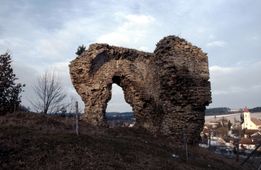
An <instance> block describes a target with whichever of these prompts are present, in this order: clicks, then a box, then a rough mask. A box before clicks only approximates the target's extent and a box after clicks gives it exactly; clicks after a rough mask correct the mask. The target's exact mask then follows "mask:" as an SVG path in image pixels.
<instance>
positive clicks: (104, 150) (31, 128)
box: [0, 113, 249, 170]
mask: <svg viewBox="0 0 261 170" xmlns="http://www.w3.org/2000/svg"><path fill="white" fill-rule="evenodd" d="M73 123H74V121H73V118H64V117H58V116H46V115H40V114H34V113H16V114H8V115H5V116H0V169H12V170H13V169H39V170H41V169H44V170H46V169H66V170H67V169H106V170H110V169H121V170H122V169H184V170H190V169H191V170H197V169H211V170H212V169H220V170H221V169H222V170H231V169H237V170H238V169H244V167H240V166H239V164H238V163H237V162H235V161H234V160H227V159H224V158H221V157H219V156H218V155H215V154H213V153H211V152H208V150H205V149H201V148H198V147H190V148H189V156H190V157H189V160H188V161H186V160H185V159H184V158H185V156H184V149H183V147H180V146H177V145H175V144H172V142H171V141H170V140H168V139H165V138H155V137H153V136H152V135H150V134H149V133H147V132H146V131H145V130H144V129H136V128H114V129H108V128H98V127H93V126H91V125H88V124H86V123H84V122H82V121H81V122H80V135H79V136H76V135H75V134H74V130H73ZM173 154H175V155H178V158H176V157H173V156H172V155H173ZM245 169H249V167H246V168H245Z"/></svg>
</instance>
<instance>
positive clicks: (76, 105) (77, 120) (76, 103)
mask: <svg viewBox="0 0 261 170" xmlns="http://www.w3.org/2000/svg"><path fill="white" fill-rule="evenodd" d="M75 117H76V120H75V132H76V135H79V110H78V102H77V101H76V102H75Z"/></svg>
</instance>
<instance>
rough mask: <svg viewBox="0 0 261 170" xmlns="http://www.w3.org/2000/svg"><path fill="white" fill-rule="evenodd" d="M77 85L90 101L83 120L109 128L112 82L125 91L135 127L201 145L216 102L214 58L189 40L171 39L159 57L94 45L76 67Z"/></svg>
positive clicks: (159, 49) (159, 46)
mask: <svg viewBox="0 0 261 170" xmlns="http://www.w3.org/2000/svg"><path fill="white" fill-rule="evenodd" d="M69 67H70V74H71V79H72V83H73V85H74V87H75V89H76V90H77V92H78V93H79V95H80V96H81V98H82V100H83V101H84V103H85V113H84V116H83V119H84V120H86V121H87V122H89V123H91V124H93V125H97V126H104V125H105V126H106V120H105V111H106V107H107V103H108V102H109V100H110V99H111V88H112V84H113V83H115V84H117V85H119V86H120V87H122V89H123V91H124V97H125V100H126V102H127V103H129V104H130V105H131V106H132V108H133V112H134V116H135V118H136V124H135V126H138V127H143V128H146V129H147V130H148V131H150V132H151V133H153V134H154V135H156V136H161V135H163V136H167V137H170V138H172V139H173V140H174V141H177V142H183V140H184V137H186V138H187V140H188V142H189V143H191V144H193V143H198V141H199V139H200V137H199V135H200V132H201V130H202V128H203V124H204V116H205V107H206V106H207V105H208V104H209V103H211V92H210V82H209V69H208V58H207V55H206V53H204V52H202V50H201V49H200V48H198V47H196V46H193V45H192V44H191V43H189V42H187V41H186V40H184V39H182V38H179V37H177V36H168V37H165V38H163V39H162V40H160V41H159V42H158V43H157V46H156V49H155V51H154V53H147V52H142V51H138V50H135V49H128V48H122V47H115V46H110V45H108V44H92V45H90V47H89V49H88V50H86V51H84V52H83V53H82V54H81V55H80V56H78V57H77V58H76V59H75V60H73V61H72V62H71V64H70V66H69Z"/></svg>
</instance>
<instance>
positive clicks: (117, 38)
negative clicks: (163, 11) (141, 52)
mask: <svg viewBox="0 0 261 170" xmlns="http://www.w3.org/2000/svg"><path fill="white" fill-rule="evenodd" d="M114 16H115V17H116V18H118V19H119V20H122V23H120V24H119V26H118V27H116V29H115V30H114V31H112V32H109V33H105V34H103V35H101V36H99V37H98V38H97V42H98V43H108V44H111V45H117V46H125V47H130V48H139V47H141V46H142V47H143V49H149V48H148V47H146V42H147V41H146V39H148V37H147V36H149V33H150V31H151V29H150V28H151V27H153V24H154V22H155V19H154V18H153V17H152V16H149V15H137V14H128V15H125V14H123V13H116V14H115V15H114Z"/></svg>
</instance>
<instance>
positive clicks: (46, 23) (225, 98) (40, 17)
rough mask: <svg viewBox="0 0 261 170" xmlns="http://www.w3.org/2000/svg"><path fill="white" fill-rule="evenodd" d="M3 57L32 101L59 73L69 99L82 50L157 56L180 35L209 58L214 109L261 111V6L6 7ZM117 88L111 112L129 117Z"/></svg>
mask: <svg viewBox="0 0 261 170" xmlns="http://www.w3.org/2000/svg"><path fill="white" fill-rule="evenodd" d="M0 4H1V5H0V53H4V52H6V51H7V50H9V51H10V52H11V54H12V56H13V60H14V62H13V65H14V70H15V72H16V74H17V76H18V77H19V81H21V82H23V83H25V84H26V85H27V86H26V88H25V92H24V94H23V104H25V105H29V102H28V100H29V99H30V98H33V96H34V94H33V91H32V86H33V85H34V84H35V82H36V79H37V76H39V75H40V74H42V73H43V72H44V71H46V70H55V71H56V72H57V73H58V74H59V78H60V81H61V82H62V84H63V85H64V87H65V91H66V92H67V94H68V96H74V97H75V96H76V98H77V99H78V100H79V97H77V94H76V92H75V90H74V88H73V87H72V85H71V81H70V77H69V72H68V64H69V62H70V61H71V60H73V59H74V58H75V51H76V49H77V47H78V46H79V45H81V44H85V45H86V46H88V45H89V44H91V43H95V42H102V43H109V44H111V45H118V46H124V47H130V48H136V49H139V50H144V51H149V52H152V51H153V50H154V48H155V44H156V43H157V42H158V41H159V40H160V39H161V38H163V37H164V36H167V35H178V36H180V37H183V38H185V39H186V40H188V41H190V42H192V43H193V44H194V45H196V46H198V47H200V48H202V49H203V51H205V52H207V53H208V57H209V66H210V77H211V86H212V98H213V103H212V104H211V105H210V107H218V106H228V107H232V108H240V107H244V106H249V107H255V106H261V103H260V101H261V79H260V74H261V56H260V55H261V22H260V18H261V10H260V8H261V1H259V0H230V1H227V0H216V1H207V0H190V1H189V0H187V1H181V0H173V1H171V0H169V1H167V0H165V1H154V0H146V1H145V0H132V1H127V0H122V1H119V0H106V1H105V0H99V1H98V0H93V1H92V0H88V1H77V0H64V1H58V0H50V1H42V0H14V1H10V0H0ZM120 94H121V91H120V88H119V87H114V86H113V97H112V101H111V102H110V103H109V108H108V110H109V111H129V110H130V109H131V108H129V107H127V106H126V105H125V104H124V103H125V101H124V100H123V96H122V95H120Z"/></svg>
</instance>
